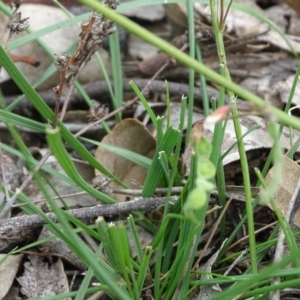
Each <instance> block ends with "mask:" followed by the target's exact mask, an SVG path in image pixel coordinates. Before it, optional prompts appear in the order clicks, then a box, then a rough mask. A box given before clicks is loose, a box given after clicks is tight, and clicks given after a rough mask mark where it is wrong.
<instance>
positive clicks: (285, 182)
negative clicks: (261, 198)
mask: <svg viewBox="0 0 300 300" xmlns="http://www.w3.org/2000/svg"><path fill="white" fill-rule="evenodd" d="M299 177H300V167H299V165H298V164H297V163H295V162H294V161H292V160H291V159H289V158H288V157H287V156H283V162H282V172H281V180H280V183H279V184H278V190H277V192H276V193H275V194H274V200H275V203H276V205H277V207H278V208H279V210H280V211H282V212H283V213H284V214H286V213H287V211H288V207H289V203H290V200H291V198H292V196H293V194H294V191H295V189H296V187H297V184H298V181H299ZM273 180H274V167H273V168H271V169H270V171H269V172H268V174H267V176H266V178H265V181H266V183H267V185H269V184H271V182H272V181H273ZM260 192H263V189H262V188H261V190H260ZM266 205H267V206H268V207H269V208H270V209H272V210H273V207H272V205H271V203H266ZM293 223H294V224H295V225H297V226H298V227H300V210H299V209H297V211H296V213H295V215H294V221H293Z"/></svg>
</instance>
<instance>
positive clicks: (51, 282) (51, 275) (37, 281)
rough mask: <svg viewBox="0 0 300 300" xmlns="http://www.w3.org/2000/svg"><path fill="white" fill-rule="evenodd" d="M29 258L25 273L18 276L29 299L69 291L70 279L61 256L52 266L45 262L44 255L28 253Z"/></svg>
mask: <svg viewBox="0 0 300 300" xmlns="http://www.w3.org/2000/svg"><path fill="white" fill-rule="evenodd" d="M28 258H29V261H28V262H25V263H24V274H23V276H20V277H19V278H18V282H19V284H20V285H21V286H22V288H21V293H22V294H23V295H25V296H27V297H28V298H29V299H37V298H44V297H49V296H54V295H58V294H61V293H68V292H69V284H68V280H67V277H66V274H65V272H64V267H63V264H62V262H61V259H60V258H59V259H58V260H57V262H55V263H53V264H52V265H51V266H49V263H48V262H45V258H44V257H41V256H37V255H28ZM65 299H68V300H69V299H71V298H65Z"/></svg>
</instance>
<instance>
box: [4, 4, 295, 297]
mask: <svg viewBox="0 0 300 300" xmlns="http://www.w3.org/2000/svg"><path fill="white" fill-rule="evenodd" d="M265 2H268V1H265ZM269 2H270V3H271V2H272V1H269ZM285 2H286V3H285ZM285 2H283V1H282V2H280V3H279V4H276V5H272V7H270V8H268V9H262V8H260V7H259V6H258V5H257V4H256V3H255V1H243V3H244V4H246V5H249V6H251V8H252V9H256V10H258V11H259V12H261V13H263V14H265V15H266V16H268V17H270V18H271V19H272V21H273V22H275V23H276V24H277V25H278V26H279V27H280V28H281V29H282V30H284V31H286V32H287V33H288V34H289V38H290V42H291V44H292V46H293V48H294V50H295V51H296V52H298V53H299V52H300V50H299V49H300V44H299V40H298V39H297V38H296V35H297V30H298V29H299V26H296V25H294V24H297V22H299V15H297V13H296V12H295V10H296V11H298V10H299V6H297V1H285ZM287 3H289V4H290V5H291V6H288V5H287ZM295 3H296V4H295ZM292 7H293V8H294V9H295V10H293V9H292ZM21 8H22V14H23V15H24V16H25V15H26V16H27V15H28V16H30V19H29V21H30V24H31V28H32V29H34V30H38V29H40V28H41V27H38V26H40V25H41V24H44V25H45V27H46V26H49V25H51V24H55V23H58V22H59V21H61V20H65V19H66V16H65V14H64V13H62V11H61V10H59V9H57V8H54V7H49V6H44V5H43V4H38V5H37V4H23V5H22V6H21ZM45 12H46V14H45ZM142 12H143V10H142ZM195 12H196V13H195V14H196V16H195V18H196V19H197V20H200V21H199V22H198V25H199V24H202V23H203V24H209V21H210V20H209V13H208V10H207V6H203V5H200V4H196V5H195ZM127 13H128V12H127ZM131 13H132V14H133V15H132V16H133V18H137V19H138V21H139V22H144V21H141V20H139V19H144V18H143V17H141V18H140V14H143V13H140V12H138V13H136V12H131ZM153 14H154V15H152V16H151V18H150V19H149V18H148V24H145V26H146V27H148V28H150V29H151V30H152V31H153V32H155V33H157V35H158V36H162V37H163V38H165V39H166V40H168V41H172V40H173V41H174V38H175V40H176V37H177V38H178V37H179V36H181V37H182V36H183V37H185V39H183V40H182V39H181V40H180V41H181V43H186V42H187V35H186V34H185V31H186V30H187V15H186V11H185V7H184V6H182V5H179V4H174V5H173V4H172V5H169V6H167V7H166V11H163V10H161V7H160V8H159V9H157V11H153ZM165 15H166V16H167V18H166V19H163V17H164V16H165ZM174 15H175V16H180V17H176V18H174ZM15 17H16V18H19V19H21V17H20V15H18V14H16V15H15ZM0 20H1V22H0V24H7V22H8V19H7V17H5V16H4V15H1V16H0ZM22 20H25V21H24V22H23V23H24V24H23V25H24V28H25V27H26V26H27V23H26V22H27V17H25V19H22ZM40 20H43V22H41V21H40ZM287 20H289V22H288V21H287ZM241 21H242V22H241ZM36 24H39V25H36ZM170 24H171V26H170ZM249 24H250V25H249ZM226 25H227V28H226V43H227V46H228V67H229V69H230V70H232V74H233V76H234V80H235V82H238V83H240V84H241V85H242V86H245V87H247V88H248V89H250V90H251V91H253V92H254V93H256V94H258V95H259V96H261V97H263V98H264V99H265V100H266V102H267V103H269V104H271V105H275V106H277V107H279V108H283V107H284V105H285V104H286V102H287V99H288V96H289V92H290V89H291V85H292V82H293V79H294V72H295V69H296V63H297V61H296V59H294V58H293V57H292V55H291V53H292V50H291V48H290V47H289V46H288V45H287V44H286V42H285V41H283V39H282V37H280V36H279V35H278V33H276V32H275V31H274V29H270V28H269V27H267V26H266V25H265V24H264V23H263V22H261V21H259V20H257V19H256V18H253V17H251V16H249V15H248V14H245V13H243V12H240V11H237V10H231V11H230V13H229V15H228V19H227V24H226ZM245 25H247V26H245ZM82 26H83V29H86V28H87V27H86V26H87V24H86V23H84V24H83V25H82ZM162 26H164V27H162ZM13 28H15V31H19V29H18V28H19V27H13ZM161 28H166V30H164V32H162V30H161ZM209 29H210V26H209V25H207V27H205V26H204V27H201V26H199V27H197V26H196V30H198V31H197V33H198V35H197V36H198V37H199V39H198V42H199V43H200V44H201V45H202V46H203V45H205V47H204V48H205V49H207V52H206V51H204V63H205V64H206V65H208V66H210V67H211V68H213V69H218V68H219V63H218V60H217V58H216V56H215V53H216V52H215V49H214V48H215V43H214V40H213V38H212V35H211V31H210V30H209ZM166 32H167V34H166ZM78 33H79V31H78V30H77V29H76V26H74V27H72V30H70V28H69V29H61V30H59V31H54V32H53V33H51V34H47V35H45V36H43V37H42V39H43V40H44V42H45V43H46V44H47V45H48V46H49V47H51V52H52V53H56V54H59V55H61V54H62V55H63V56H62V57H65V58H66V62H67V61H68V59H69V56H67V55H65V54H64V53H65V52H64V51H66V50H67V49H68V47H69V46H70V45H71V44H72V43H73V42H74V41H75V40H76V38H77V35H78ZM21 35H22V34H20V36H21ZM20 36H18V37H13V39H12V41H13V40H14V39H17V38H19V37H20ZM232 36H234V38H232ZM53 40H55V41H56V43H53ZM177 40H178V39H177ZM101 42H102V41H101ZM135 43H140V44H143V42H142V41H134V40H133V39H132V42H131V41H130V40H129V45H128V48H129V54H128V52H127V53H126V51H125V53H123V54H124V61H123V62H122V63H123V71H124V76H125V78H126V79H128V81H129V80H131V79H133V80H135V79H136V78H137V79H138V78H139V77H141V76H150V75H153V74H154V73H155V72H156V71H157V70H158V69H159V67H157V66H161V65H162V64H163V63H165V62H166V61H168V60H169V58H168V57H167V56H166V55H165V54H163V53H161V52H159V51H156V50H155V49H154V48H153V47H149V48H148V49H147V46H146V47H145V45H144V46H141V49H142V50H141V51H142V52H141V51H137V50H136V49H133V48H135V47H136V46H134V45H135ZM29 45H30V46H29ZM54 46H55V47H56V48H55V47H54ZM181 46H182V44H180V45H179V47H178V48H180V47H181ZM130 49H131V50H130ZM80 51H81V50H80ZM99 51H100V53H101V55H102V56H103V58H104V59H103V60H104V62H105V64H106V67H107V70H109V76H111V72H110V69H111V66H110V63H109V54H108V53H107V52H106V51H104V50H103V49H100V50H99ZM147 51H148V52H147ZM155 52H156V53H155ZM14 53H15V54H17V55H19V54H28V55H31V56H33V57H36V58H37V59H38V60H39V61H40V63H41V64H40V66H39V68H37V69H34V68H33V67H32V66H29V65H24V64H22V63H17V64H18V66H19V67H20V68H21V70H22V72H23V73H24V74H25V75H26V77H27V78H29V81H30V82H31V83H34V82H35V81H36V80H37V79H38V78H40V77H41V74H43V72H44V71H45V70H46V68H47V67H48V66H49V65H50V64H52V59H49V57H48V56H47V55H46V54H45V53H44V52H43V50H41V48H40V47H39V46H37V44H36V43H35V42H30V43H29V44H26V46H25V45H24V46H23V47H19V48H17V49H15V50H14ZM83 60H84V59H83ZM62 63H64V62H62ZM95 64H96V62H95V60H94V58H92V59H91V61H90V62H89V63H88V65H87V68H84V69H83V71H82V72H80V76H79V78H78V79H79V81H80V82H81V83H85V82H90V83H93V82H95V81H96V80H102V79H103V77H102V75H101V73H100V72H98V71H95V70H96V68H95V67H94V65H95ZM89 66H91V68H90V69H91V70H90V71H88V69H89ZM71 69H72V68H71ZM73 71H74V68H73V69H72V70H71V71H70V70H69V71H68V72H69V73H68V74H67V75H68V76H66V77H65V79H66V80H67V81H68V83H69V82H71V81H72V78H73V77H74V74H75V73H72V72H73ZM70 72H71V73H70ZM84 72H87V73H86V74H85V73H84ZM88 72H89V73H88ZM187 74H188V73H187V69H186V68H185V67H183V66H181V65H180V64H179V63H176V62H173V63H172V64H170V65H169V66H168V68H166V69H165V70H164V71H163V72H162V73H161V74H160V75H159V77H158V80H161V81H162V80H164V79H165V78H168V80H171V81H174V83H175V82H180V83H183V84H186V85H187ZM53 78H54V79H53ZM57 79H58V75H57V74H56V75H54V77H52V79H51V80H48V81H46V82H44V83H43V84H42V85H40V86H39V89H40V90H47V89H49V88H52V87H53V86H55V85H56V84H57ZM198 86H199V82H197V81H196V88H199V87H198ZM212 88H215V90H214V91H215V93H216V94H215V96H216V97H217V96H218V88H216V87H215V86H212ZM299 88H300V86H299V81H298V83H297V86H296V92H295V96H294V99H293V102H292V103H293V105H295V106H297V105H299V103H298V101H299V100H298V98H299V97H298V94H299ZM182 94H183V93H182V92H181V90H180V89H179V90H178V91H177V92H176V93H173V94H172V96H171V112H172V113H171V124H172V125H173V126H174V127H177V124H178V120H179V114H180V110H179V109H178V108H179V103H178V101H179V100H180V98H181V96H182ZM5 97H6V95H5ZM125 97H126V98H127V99H130V97H132V95H131V94H130V92H127V95H126V94H125ZM164 97H165V95H164V93H161V92H160V93H155V91H151V92H150V93H148V94H147V98H149V101H153V102H155V101H158V102H164V101H165V98H164ZM95 98H97V101H100V102H101V105H102V104H103V103H104V105H106V106H105V107H108V109H111V103H110V101H109V97H108V95H107V93H106V95H105V94H104V95H103V94H96V96H95ZM82 102H83V101H82V99H81V101H78V103H75V105H74V107H72V109H73V110H74V111H75V112H76V111H78V110H82V109H86V112H87V114H88V110H87V107H86V106H85V105H83V104H82ZM135 109H136V107H134V106H133V107H131V110H132V111H130V110H128V115H129V116H132V115H133V114H134V113H135ZM153 109H154V110H157V114H159V115H162V114H165V109H164V108H163V107H162V106H161V105H157V106H155V105H153ZM126 113H127V112H126ZM25 114H26V112H25ZM74 115H75V117H74ZM74 115H73V116H72V115H71V117H70V119H69V120H70V121H69V120H67V122H71V123H72V122H73V124H74V123H76V121H77V119H76V114H74ZM104 115H107V112H105V114H104ZM140 115H142V113H140ZM101 117H102V116H101ZM101 117H99V118H101ZM72 118H73V120H72ZM203 118H204V115H203V112H202V111H201V107H197V109H195V111H194V115H193V120H194V121H197V120H199V119H203ZM240 120H241V124H242V128H243V133H247V132H249V130H250V129H251V128H252V127H253V126H256V127H257V128H256V129H255V130H253V131H251V132H250V133H248V134H247V135H246V136H245V138H244V142H245V145H246V151H247V152H248V157H249V163H250V167H251V169H254V168H255V167H260V166H261V164H262V163H263V162H262V159H263V158H264V157H266V154H265V153H266V151H268V149H270V148H272V145H273V141H272V139H271V138H270V137H269V135H268V134H267V133H266V124H265V119H264V118H261V117H259V116H243V117H242V118H241V119H240ZM112 123H114V121H111V123H110V125H111V124H112ZM86 124H88V120H86ZM147 127H148V128H147ZM97 128H98V132H99V131H100V129H101V128H102V127H100V125H98V127H97ZM111 128H113V129H112V131H111V132H110V133H109V134H107V135H105V136H103V133H102V136H101V138H99V135H98V136H97V138H96V139H95V140H97V141H100V140H101V142H102V143H105V144H108V145H110V146H116V147H119V148H123V149H127V150H131V151H133V152H135V153H138V154H140V155H143V156H146V157H147V158H150V159H151V158H152V157H153V155H154V153H155V147H156V140H155V138H154V135H153V130H152V127H151V124H147V126H144V125H143V124H142V123H140V122H139V121H138V120H136V119H128V118H127V119H125V120H123V121H122V122H120V123H119V124H115V126H111ZM0 130H1V135H3V138H2V137H1V139H3V140H4V141H5V139H7V140H9V139H8V138H6V137H5V135H7V132H5V128H3V127H1V128H0ZM151 130H152V131H151ZM204 130H205V135H206V136H207V137H210V138H212V136H213V132H214V128H213V126H210V125H209V124H205V126H204ZM2 131H3V132H4V133H2ZM233 132H234V131H233V124H232V120H228V123H227V127H226V130H225V138H224V141H223V143H222V153H224V152H226V151H227V150H228V149H229V147H231V146H232V145H234V143H235V141H236V140H235V136H234V133H233ZM31 134H37V133H24V136H26V135H31ZM290 138H291V136H290V132H289V131H288V130H286V129H284V132H283V134H282V136H281V146H282V147H283V148H284V149H286V150H288V149H289V148H290ZM292 138H293V139H294V140H298V139H299V134H298V133H297V132H293V136H292ZM3 140H2V142H3ZM8 144H9V142H8ZM29 146H35V145H34V144H33V145H29ZM91 151H92V152H93V153H94V154H95V157H96V159H97V160H98V161H99V162H101V164H102V165H104V166H105V167H107V169H108V170H109V171H110V172H112V173H113V174H114V176H116V178H118V179H120V180H122V182H123V183H124V184H125V185H127V186H128V187H130V188H131V189H140V188H142V187H143V184H144V180H145V178H146V174H147V171H146V170H145V169H144V168H142V167H140V166H139V165H137V164H136V163H134V162H132V161H129V160H127V159H126V158H124V157H121V156H119V155H117V154H114V153H113V151H109V150H106V149H103V148H101V146H99V147H98V148H97V149H95V147H94V148H92V149H91ZM191 155H192V153H190V154H188V155H187V156H185V159H184V160H183V163H185V162H187V161H188V160H189V159H190V156H191ZM296 156H297V154H296ZM75 158H76V157H75ZM284 159H285V164H284V169H283V174H284V176H283V180H282V182H280V184H279V189H278V193H277V194H276V195H275V201H276V203H277V204H278V206H279V209H280V210H282V211H284V212H286V210H287V208H288V205H289V201H290V199H291V197H292V195H293V194H294V192H295V189H296V188H297V183H298V179H299V177H298V172H299V170H298V168H299V167H298V165H297V164H296V163H295V162H292V161H290V160H289V159H288V158H286V157H284ZM238 160H239V155H238V152H237V148H236V146H235V147H233V148H232V150H231V152H230V153H229V154H228V155H227V156H226V157H225V158H224V160H223V164H224V165H225V174H226V175H227V174H228V175H229V176H228V182H230V183H231V184H233V185H236V184H237V183H238V182H240V177H241V175H240V173H239V170H238V167H236V165H234V163H238ZM231 164H232V165H231ZM289 166H291V168H289ZM226 167H227V168H228V170H229V171H226ZM52 168H54V169H55V168H56V167H55V166H54V167H53V166H52ZM7 170H8V171H7V172H11V171H10V169H9V168H7ZM90 171H91V170H89V172H90ZM58 172H60V173H62V172H61V170H59V171H58ZM92 172H93V170H92ZM96 173H97V174H96V175H99V173H98V172H97V171H96ZM186 175H188V173H187V174H186ZM18 176H19V175H18ZM20 176H24V174H21V175H20ZM229 178H230V180H229ZM269 178H270V180H272V169H271V170H270V172H269V174H268V175H267V182H268V180H269ZM85 179H86V180H87V181H88V182H90V183H91V182H92V178H91V177H90V176H88V177H85ZM16 180H17V182H18V183H17V186H18V185H19V182H20V178H19V177H18V178H16ZM21 180H23V177H22V178H21ZM50 180H51V181H52V184H54V186H55V187H56V193H58V194H59V195H62V194H68V193H70V194H72V193H73V192H76V191H75V190H76V189H75V190H68V191H67V186H64V185H62V187H60V186H59V180H57V181H53V179H52V178H50ZM109 186H110V188H117V187H118V188H119V187H120V186H119V185H117V184H115V183H114V182H113V181H112V182H110V183H109ZM53 194H55V192H53ZM28 196H29V197H31V198H33V199H34V197H37V198H39V200H41V199H42V197H41V196H40V195H34V194H33V193H31V194H30V191H29V193H28ZM73 197H74V202H73V201H71V200H70V201H69V202H68V203H67V204H68V206H69V207H71V208H73V207H81V206H83V205H84V204H85V205H86V204H87V200H86V198H83V196H77V195H76V193H75V195H74V196H73ZM113 197H114V199H116V200H117V201H120V202H125V201H127V200H128V199H127V196H124V195H121V194H116V193H115V194H113ZM283 199H284V201H283ZM90 201H91V203H90V205H93V204H92V203H93V199H90ZM296 204H297V205H298V206H299V203H296ZM297 205H296V206H295V209H294V211H293V216H294V223H295V224H296V225H297V226H299V210H298V206H297ZM233 206H236V207H234V208H233V210H236V211H237V212H238V213H239V212H240V211H241V210H242V208H243V204H240V205H237V204H234V205H233ZM266 209H267V208H266ZM16 210H17V209H14V210H13V211H12V213H13V216H16V215H17V213H18V212H17V211H16ZM238 213H237V214H238ZM267 214H270V212H268V213H267V212H265V211H264V208H260V211H259V212H258V214H257V215H258V216H257V218H256V220H257V223H261V222H262V220H263V218H264V216H266V215H267ZM259 216H260V217H259ZM273 220H274V219H273ZM235 221H236V220H235ZM262 223H264V222H262ZM246 234H247V233H245V234H244V236H245V235H246ZM150 239H151V236H150ZM131 243H132V242H131ZM146 243H147V242H146ZM213 244H214V245H217V242H216V241H214V242H213ZM45 245H46V244H45ZM48 246H49V249H48V251H49V252H47V253H48V255H49V256H51V252H55V253H60V250H58V249H57V248H52V246H50V245H48ZM219 246H220V245H219ZM244 246H247V243H246V244H245V245H244ZM51 249H52V250H51ZM215 249H216V248H215ZM219 249H220V250H215V252H216V254H215V255H212V256H211V258H210V259H208V261H207V264H206V266H205V267H204V271H207V272H211V271H212V268H213V265H214V263H215V261H216V257H217V256H218V253H219V251H221V248H219ZM64 251H66V250H64ZM67 251H68V250H67ZM61 255H62V258H63V259H64V257H65V261H69V262H70V261H72V259H70V258H69V259H66V255H64V254H61ZM13 257H15V258H17V257H16V256H13ZM20 257H21V256H20ZM53 257H55V256H53ZM20 261H21V259H20ZM20 261H19V262H20ZM64 264H66V263H64ZM64 264H63V263H62V260H61V259H60V258H55V259H54V261H53V260H51V259H50V260H49V261H47V258H46V257H41V256H38V255H35V254H26V259H25V260H24V263H23V271H22V270H21V268H19V267H18V264H15V266H14V268H13V270H14V272H15V273H14V276H15V275H16V274H18V275H17V281H18V283H19V287H20V291H21V294H22V295H23V296H27V297H28V298H38V297H46V296H50V295H56V294H58V293H64V292H68V291H69V283H68V279H67V277H66V275H65V270H64ZM74 265H76V263H74ZM76 266H77V268H78V269H82V266H80V267H79V266H78V265H76ZM237 268H241V269H243V265H242V264H240V265H239V266H238V267H237ZM45 270H47V272H45ZM0 271H1V269H0ZM54 279H55V280H54ZM69 282H70V280H69ZM7 285H8V286H11V288H14V287H15V286H16V282H13V281H12V280H11V279H10V282H9V283H7ZM216 287H217V290H213V289H212V290H204V289H202V290H201V291H200V292H199V294H198V296H197V297H196V298H194V299H207V298H209V297H210V296H211V295H212V294H211V293H218V292H219V289H220V287H219V286H216ZM3 297H4V295H2V298H3ZM2 298H1V299H2Z"/></svg>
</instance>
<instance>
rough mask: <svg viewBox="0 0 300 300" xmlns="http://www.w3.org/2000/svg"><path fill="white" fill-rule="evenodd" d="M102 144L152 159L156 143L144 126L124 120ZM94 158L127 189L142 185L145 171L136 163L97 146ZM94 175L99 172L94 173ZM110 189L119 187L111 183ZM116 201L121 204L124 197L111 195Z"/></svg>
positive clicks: (132, 120)
mask: <svg viewBox="0 0 300 300" xmlns="http://www.w3.org/2000/svg"><path fill="white" fill-rule="evenodd" d="M102 143H104V144H108V145H111V146H116V147H119V148H123V149H127V150H130V151H132V152H135V153H138V154H140V155H143V156H146V157H148V158H152V157H153V155H154V153H155V147H156V141H155V139H154V137H153V136H152V135H151V134H150V132H149V131H148V130H147V129H146V128H145V126H144V125H143V124H142V123H141V122H139V121H138V120H136V119H125V120H123V121H122V122H120V123H119V124H117V125H116V126H115V127H114V128H113V130H112V131H111V132H110V133H109V134H108V135H106V136H105V137H104V138H103V140H102ZM95 158H96V159H97V160H98V161H99V162H100V163H101V164H102V165H103V166H104V167H105V168H106V169H107V170H108V171H110V172H111V173H112V174H114V175H115V176H116V177H117V178H118V179H120V180H121V181H122V182H123V183H124V184H126V185H127V186H128V187H129V188H137V187H138V185H143V183H144V181H145V178H146V175H147V170H146V169H145V168H143V167H141V166H139V165H137V164H136V163H134V162H132V161H130V160H128V159H126V158H125V157H122V156H120V155H118V154H115V153H113V152H111V151H109V150H105V149H103V148H102V147H101V146H99V147H98V148H97V150H96V153H95ZM96 175H99V172H98V171H96ZM110 187H111V188H113V187H119V186H118V185H117V184H116V183H114V182H112V183H111V184H110ZM112 197H114V198H115V199H116V200H117V201H119V202H123V201H125V200H126V196H124V195H119V194H112Z"/></svg>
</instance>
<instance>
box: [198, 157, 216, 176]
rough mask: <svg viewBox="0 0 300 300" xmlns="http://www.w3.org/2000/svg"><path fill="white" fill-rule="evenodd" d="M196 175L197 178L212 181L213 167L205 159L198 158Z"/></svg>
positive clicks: (214, 170) (214, 171) (214, 169)
mask: <svg viewBox="0 0 300 300" xmlns="http://www.w3.org/2000/svg"><path fill="white" fill-rule="evenodd" d="M197 174H198V176H199V177H202V178H205V179H212V178H213V177H214V176H215V174H216V168H215V165H214V164H213V163H212V162H211V161H210V160H208V159H207V158H205V159H201V157H199V158H198V161H197Z"/></svg>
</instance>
